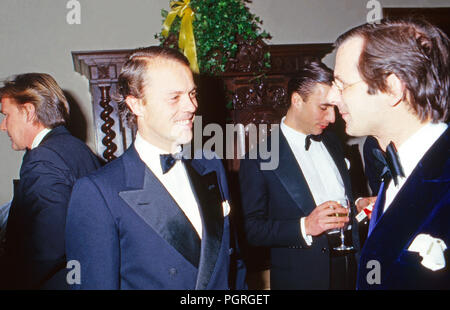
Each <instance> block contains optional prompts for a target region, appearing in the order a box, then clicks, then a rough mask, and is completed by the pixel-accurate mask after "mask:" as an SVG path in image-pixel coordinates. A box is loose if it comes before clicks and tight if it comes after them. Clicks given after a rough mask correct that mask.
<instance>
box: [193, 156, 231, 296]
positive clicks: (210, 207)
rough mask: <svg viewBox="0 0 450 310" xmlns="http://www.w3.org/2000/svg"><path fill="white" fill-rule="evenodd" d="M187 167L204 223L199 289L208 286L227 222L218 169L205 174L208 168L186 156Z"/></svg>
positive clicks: (198, 280) (198, 279)
mask: <svg viewBox="0 0 450 310" xmlns="http://www.w3.org/2000/svg"><path fill="white" fill-rule="evenodd" d="M197 164H198V163H197ZM185 167H186V172H187V174H188V176H189V179H190V182H191V188H192V189H193V191H194V194H195V196H196V199H197V203H198V206H199V209H200V214H201V218H202V224H203V234H202V241H201V254H200V263H199V268H198V276H197V284H196V287H195V289H206V288H207V285H208V283H209V280H210V279H211V276H212V273H213V271H214V268H215V265H216V262H217V258H218V256H219V252H220V247H221V244H222V235H223V224H224V219H223V210H222V205H221V203H222V197H221V194H220V188H219V184H218V182H217V175H216V172H215V171H212V172H209V173H206V174H204V175H202V173H203V171H204V169H202V167H200V166H199V165H196V161H195V160H192V161H190V160H186V161H185Z"/></svg>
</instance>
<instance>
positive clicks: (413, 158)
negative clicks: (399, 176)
mask: <svg viewBox="0 0 450 310" xmlns="http://www.w3.org/2000/svg"><path fill="white" fill-rule="evenodd" d="M447 127H448V125H447V124H445V123H437V124H434V123H431V122H430V123H428V124H426V125H425V126H423V127H422V128H420V129H419V130H418V131H417V132H416V133H414V134H413V135H412V136H411V137H409V138H408V139H407V140H406V141H405V142H403V144H402V145H401V146H400V147H399V148H398V156H399V158H400V163H401V165H402V167H403V171H404V172H405V177H406V178H408V176H409V175H410V174H411V173H412V172H413V170H414V168H415V167H416V166H417V164H418V163H419V161H420V160H421V159H422V157H423V156H424V155H425V153H426V152H427V151H428V149H429V148H430V147H431V146H432V145H433V143H434V142H436V140H437V139H439V137H440V136H441V135H442V134H443V133H444V131H445V130H446V129H447Z"/></svg>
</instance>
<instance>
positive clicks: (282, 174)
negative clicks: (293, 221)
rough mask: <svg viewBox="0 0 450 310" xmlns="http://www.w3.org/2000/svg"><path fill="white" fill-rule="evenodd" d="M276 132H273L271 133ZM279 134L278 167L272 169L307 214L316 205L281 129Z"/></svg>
mask: <svg viewBox="0 0 450 310" xmlns="http://www.w3.org/2000/svg"><path fill="white" fill-rule="evenodd" d="M276 133H277V132H274V133H272V134H276ZM279 135H280V162H279V165H278V168H277V169H275V170H274V173H275V174H276V175H277V176H278V178H279V179H280V182H281V184H283V186H284V187H285V188H286V190H287V192H288V193H289V195H290V196H291V197H292V199H293V200H294V201H295V203H296V204H297V206H298V207H299V208H300V209H302V210H303V213H304V214H305V215H309V214H310V213H311V212H312V210H314V208H315V207H316V204H315V202H314V198H313V196H312V194H311V191H310V190H309V186H308V183H307V182H306V179H305V176H304V175H303V172H302V170H301V169H300V166H299V165H298V163H297V160H296V159H295V156H294V153H293V152H292V150H291V148H290V146H289V144H288V142H287V140H286V138H285V137H284V135H283V133H282V131H281V130H280V131H279Z"/></svg>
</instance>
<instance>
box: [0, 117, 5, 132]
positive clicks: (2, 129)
mask: <svg viewBox="0 0 450 310" xmlns="http://www.w3.org/2000/svg"><path fill="white" fill-rule="evenodd" d="M0 130H1V131H6V117H5V116H3V118H2V122H1V123H0Z"/></svg>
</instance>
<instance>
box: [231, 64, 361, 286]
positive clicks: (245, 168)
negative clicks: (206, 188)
mask: <svg viewBox="0 0 450 310" xmlns="http://www.w3.org/2000/svg"><path fill="white" fill-rule="evenodd" d="M332 80H333V73H332V71H331V70H330V69H329V68H327V67H326V66H325V65H323V64H322V63H319V62H311V63H308V64H306V65H305V66H304V67H303V68H302V69H300V70H299V72H298V73H297V75H296V76H294V77H293V78H292V79H291V80H290V82H289V84H288V98H289V99H290V107H289V109H288V112H287V114H286V116H285V117H284V118H283V119H282V120H281V126H280V129H279V130H274V131H272V133H271V137H273V136H274V135H278V136H279V148H280V149H279V156H280V158H279V166H278V167H277V168H276V169H274V170H263V169H261V165H260V164H261V163H262V162H264V161H265V159H262V158H260V157H258V158H257V159H249V158H246V159H244V160H242V161H241V166H240V172H239V175H240V181H241V182H240V183H241V184H240V185H241V196H242V209H243V216H244V224H245V231H246V237H247V241H248V242H249V244H250V245H252V246H262V247H269V248H270V253H271V271H270V286H271V289H352V288H354V280H355V271H356V265H355V258H354V253H355V251H356V252H358V248H359V240H358V232H357V224H356V223H355V222H354V221H353V220H352V222H351V223H349V219H350V217H349V214H348V210H347V209H346V208H344V207H343V206H341V205H340V204H339V203H338V202H337V201H339V200H341V199H344V201H345V200H346V199H347V200H346V201H350V202H352V194H351V186H350V178H349V175H348V170H347V166H346V163H345V159H344V156H343V152H342V149H341V146H340V145H339V142H338V141H337V140H336V138H335V137H334V136H333V135H332V134H331V133H330V132H328V131H325V129H326V128H327V127H328V125H329V124H330V123H334V121H335V112H334V106H333V105H331V104H330V103H328V102H327V100H326V98H327V94H328V91H329V90H330V87H331V83H332ZM271 137H268V139H271ZM268 145H271V143H270V142H269V143H268ZM266 160H268V161H270V160H271V159H266ZM343 204H344V205H345V207H347V206H348V205H351V206H352V207H351V208H352V213H353V214H354V207H353V203H351V204H347V203H346V202H344V203H343ZM337 214H339V215H343V216H336V215H337ZM352 218H354V217H352ZM348 224H351V226H352V227H353V229H351V230H347V231H348V233H346V240H345V242H346V244H347V245H348V246H349V247H351V246H352V244H353V247H354V249H353V250H350V249H348V250H346V251H338V250H334V247H337V246H339V245H340V244H341V238H340V234H339V228H343V227H344V226H345V227H350V225H348ZM331 231H332V232H334V233H330V232H331Z"/></svg>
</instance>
